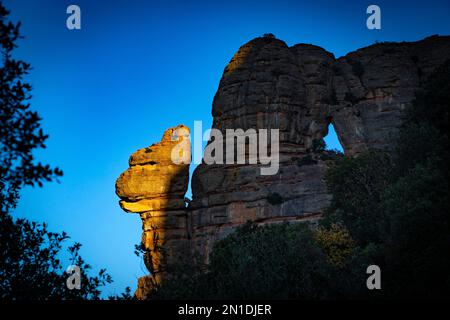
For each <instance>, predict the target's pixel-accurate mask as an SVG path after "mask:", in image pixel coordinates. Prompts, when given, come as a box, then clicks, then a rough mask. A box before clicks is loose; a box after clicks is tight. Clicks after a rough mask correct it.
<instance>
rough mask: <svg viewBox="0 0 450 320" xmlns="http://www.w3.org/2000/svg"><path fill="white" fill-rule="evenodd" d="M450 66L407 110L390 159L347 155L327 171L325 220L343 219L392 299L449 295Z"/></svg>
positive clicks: (378, 155)
mask: <svg viewBox="0 0 450 320" xmlns="http://www.w3.org/2000/svg"><path fill="white" fill-rule="evenodd" d="M449 109H450V63H449V62H447V63H446V64H444V65H443V66H442V67H441V68H438V69H437V70H436V72H435V73H434V74H433V75H432V76H431V77H430V78H429V79H428V82H427V84H426V85H425V87H424V89H423V90H422V91H420V92H418V93H417V95H416V99H415V101H414V103H413V106H412V107H411V108H409V109H408V110H407V111H406V115H405V121H404V124H403V126H402V128H401V130H400V133H399V136H398V140H397V142H396V144H395V150H394V152H393V153H392V154H391V156H387V155H384V154H383V153H382V152H373V151H372V152H368V153H366V154H364V155H361V156H359V157H357V158H348V157H346V158H344V159H342V160H341V161H340V162H338V163H337V164H336V165H335V166H334V167H333V168H332V169H331V170H330V171H329V172H328V175H327V184H328V186H329V188H330V192H331V193H332V195H333V200H332V204H331V206H330V208H329V210H328V211H327V213H326V216H325V219H324V224H325V225H330V224H331V223H342V224H344V225H345V226H346V227H347V228H348V230H349V232H350V234H351V236H352V238H353V239H355V240H356V241H357V243H358V245H359V246H361V248H362V250H366V251H367V250H368V249H370V250H369V251H370V256H371V258H372V259H373V260H374V261H375V262H376V264H378V265H379V266H380V267H381V269H382V271H383V283H384V285H383V286H384V289H383V291H382V294H383V296H385V297H402V298H405V297H429V298H431V297H439V298H443V297H447V298H448V297H449V296H450V295H449V293H450V276H449V274H448V270H449V269H450V257H449V256H448V255H447V254H445V253H446V252H449V250H450V210H449V203H450V199H449V184H448V182H449V170H448V162H449V160H450V159H449V149H450V145H449V141H448V110H449Z"/></svg>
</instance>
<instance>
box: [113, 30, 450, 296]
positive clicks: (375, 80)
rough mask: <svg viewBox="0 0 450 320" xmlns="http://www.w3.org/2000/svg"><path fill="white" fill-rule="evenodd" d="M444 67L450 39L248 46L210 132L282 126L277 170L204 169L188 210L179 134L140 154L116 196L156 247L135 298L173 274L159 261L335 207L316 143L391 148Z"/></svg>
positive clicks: (229, 69) (226, 80) (353, 151)
mask: <svg viewBox="0 0 450 320" xmlns="http://www.w3.org/2000/svg"><path fill="white" fill-rule="evenodd" d="M449 58H450V37H448V36H445V37H440V36H433V37H429V38H426V39H424V40H421V41H418V42H403V43H379V44H374V45H372V46H369V47H366V48H363V49H359V50H357V51H355V52H352V53H349V54H347V55H346V56H344V57H341V58H338V59H336V58H335V57H334V55H333V54H332V53H330V52H327V51H326V50H324V49H322V48H320V47H317V46H314V45H309V44H298V45H295V46H292V47H289V46H287V45H286V43H284V42H283V41H281V40H278V39H274V38H268V37H264V38H256V39H254V40H252V41H250V42H248V43H247V44H245V45H243V46H242V47H241V48H240V49H239V50H238V52H237V53H236V54H235V55H234V56H233V58H232V59H231V61H230V62H229V64H228V65H227V66H226V68H225V70H224V72H223V76H222V79H221V81H220V85H219V88H218V90H217V93H216V95H215V97H214V101H213V109H212V115H213V118H214V120H213V128H215V129H218V130H220V131H221V132H224V133H225V132H226V129H238V128H239V129H243V130H247V129H256V130H258V129H279V161H280V164H279V170H278V173H277V174H275V175H261V174H260V172H259V169H260V167H261V164H248V163H247V164H212V165H208V164H205V163H203V164H200V165H199V166H198V167H197V168H196V169H195V171H194V174H193V177H192V194H193V199H192V202H190V203H189V205H188V206H186V204H185V203H184V201H183V198H184V194H185V192H186V190H187V187H188V183H189V181H188V180H189V174H188V173H189V164H188V163H186V161H185V162H181V163H179V164H174V163H173V157H172V158H171V150H172V148H173V146H174V145H175V144H176V143H177V142H179V139H186V140H188V139H187V136H180V137H178V136H177V137H176V139H173V131H174V130H176V129H177V128H180V126H179V127H176V128H171V129H169V130H168V131H166V133H165V134H164V137H163V139H162V141H161V142H160V143H158V144H156V145H153V146H151V147H149V148H144V149H141V150H139V151H137V152H136V153H135V154H133V155H132V156H131V158H130V168H129V169H128V170H127V171H125V172H124V173H123V174H122V175H121V176H120V177H119V179H118V180H117V183H116V190H117V194H118V196H119V197H120V198H121V199H122V200H121V202H120V204H121V206H122V208H123V209H124V210H125V211H128V212H136V213H139V214H140V216H141V218H142V222H143V244H144V246H145V248H146V249H147V250H149V253H148V254H147V257H146V259H145V261H146V265H147V267H148V268H149V270H150V271H151V273H152V275H151V276H149V277H144V278H141V279H140V280H139V288H138V291H137V295H138V297H140V298H144V297H145V295H146V293H147V292H148V290H149V287H150V286H153V285H154V284H155V282H159V281H161V278H164V276H170V275H166V274H164V273H163V272H162V270H159V269H158V267H159V266H160V260H161V259H162V258H164V259H167V261H168V262H170V261H174V259H181V258H182V257H183V256H188V255H189V254H190V253H193V252H197V253H199V254H200V255H201V256H202V257H204V259H205V261H207V260H208V253H209V252H210V250H211V249H212V246H213V244H214V242H215V241H217V240H218V239H221V238H223V237H225V236H226V235H227V234H229V233H230V232H231V231H232V230H233V229H234V228H235V227H236V226H239V225H241V224H243V223H245V222H246V221H247V220H252V221H255V222H256V223H261V224H262V223H274V222H280V221H314V220H316V219H318V218H320V215H321V213H322V212H323V210H324V208H325V207H326V206H327V204H328V202H329V200H330V199H329V195H328V194H327V190H326V186H325V183H324V181H323V176H324V173H325V170H326V168H327V163H328V161H329V158H330V155H329V154H328V153H327V152H325V151H316V150H315V147H314V144H315V142H316V141H318V140H320V139H321V138H323V137H324V136H325V135H326V134H327V132H328V126H329V125H330V124H333V126H334V127H335V130H336V132H337V134H338V137H339V140H340V142H341V144H342V146H343V148H344V151H345V153H346V154H348V155H358V153H360V152H362V151H364V150H366V149H367V148H377V149H386V150H389V148H390V145H391V141H392V139H394V138H395V135H396V132H397V129H398V127H399V126H400V124H401V116H402V111H403V110H404V109H405V108H406V107H407V106H408V105H409V104H411V102H412V100H413V98H414V94H415V91H416V90H418V89H419V88H420V87H421V85H422V84H423V82H424V81H425V79H426V78H427V76H428V75H429V74H430V73H431V72H432V71H433V70H434V69H435V68H436V67H437V66H439V65H440V64H442V63H443V62H444V61H446V60H447V59H449ZM181 127H182V128H186V127H184V126H181ZM187 162H189V161H187ZM157 248H163V250H158V249H157Z"/></svg>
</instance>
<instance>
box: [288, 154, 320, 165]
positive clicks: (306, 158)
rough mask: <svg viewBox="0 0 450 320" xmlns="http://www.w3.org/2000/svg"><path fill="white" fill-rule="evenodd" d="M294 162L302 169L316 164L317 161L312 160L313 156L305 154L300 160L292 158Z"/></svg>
mask: <svg viewBox="0 0 450 320" xmlns="http://www.w3.org/2000/svg"><path fill="white" fill-rule="evenodd" d="M292 159H293V160H294V161H297V166H299V167H302V166H309V165H312V164H317V160H315V159H314V158H313V156H312V155H310V154H307V155H305V156H303V157H301V158H296V157H294V158H292Z"/></svg>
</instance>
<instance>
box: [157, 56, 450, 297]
mask: <svg viewBox="0 0 450 320" xmlns="http://www.w3.org/2000/svg"><path fill="white" fill-rule="evenodd" d="M449 108H450V63H449V62H447V63H446V64H444V65H443V66H441V67H440V68H439V69H438V70H436V71H435V72H434V74H433V75H431V76H430V78H429V79H428V81H427V83H426V85H425V86H424V87H423V90H421V91H420V92H417V94H416V99H415V100H414V102H413V105H412V107H411V108H409V109H408V110H406V112H405V118H404V123H403V126H402V127H401V128H400V132H399V134H398V137H397V138H396V141H395V142H394V150H393V151H391V152H389V153H386V152H383V151H375V150H369V151H367V152H366V153H364V154H362V155H360V156H358V157H347V156H343V155H341V156H339V157H337V159H335V160H333V161H332V164H331V165H330V167H329V169H328V172H327V175H326V181H327V186H328V188H329V192H330V194H331V195H332V201H331V204H330V206H329V208H328V209H327V210H326V212H325V214H324V218H323V219H322V220H321V222H320V225H319V227H318V228H316V229H313V230H312V229H311V228H308V227H307V226H306V225H301V224H290V225H289V224H281V225H271V226H264V227H257V226H255V225H253V224H251V223H248V224H246V225H244V226H242V227H240V228H238V229H237V230H236V231H235V232H234V233H232V234H231V235H230V236H228V237H227V238H225V239H223V240H221V241H219V242H217V243H216V244H215V246H214V248H213V250H212V253H211V256H210V263H209V265H207V266H201V265H200V264H199V265H198V266H192V265H191V264H186V265H184V264H179V265H176V266H166V267H167V268H169V270H170V273H171V274H172V275H173V277H172V278H171V279H169V280H167V281H165V282H164V284H163V285H162V286H161V287H157V288H155V292H154V293H153V295H152V296H151V297H150V298H151V299H168V298H177V299H184V298H189V299H193V298H206V299H208V298H209V299H220V298H228V299H229V298H237V299H249V298H260V299H284V298H291V299H292V298H293V299H343V298H363V299H368V298H374V299H377V298H380V299H385V298H449V297H450V273H449V270H450V255H449V254H448V253H449V252H450V213H449V203H450V199H449V188H448V183H449V168H448V163H449V160H450V159H449V150H450V145H449V138H448V119H449ZM369 265H377V266H379V267H380V269H381V290H368V288H367V286H366V280H367V278H368V277H369V275H368V274H367V273H366V269H367V267H368V266H369ZM205 268H206V270H207V271H206V272H200V270H202V269H205Z"/></svg>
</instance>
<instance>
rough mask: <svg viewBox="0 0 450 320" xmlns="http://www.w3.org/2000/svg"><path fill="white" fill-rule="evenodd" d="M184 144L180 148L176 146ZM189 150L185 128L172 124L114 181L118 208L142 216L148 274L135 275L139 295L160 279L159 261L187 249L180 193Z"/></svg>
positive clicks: (185, 178)
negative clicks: (137, 278)
mask: <svg viewBox="0 0 450 320" xmlns="http://www.w3.org/2000/svg"><path fill="white" fill-rule="evenodd" d="M183 144H184V148H179V149H175V148H176V146H182V145H183ZM190 150H191V146H190V139H189V128H187V127H186V126H183V125H179V126H177V127H174V128H170V129H168V130H166V132H165V133H164V135H163V137H162V139H161V142H159V143H156V144H153V145H151V146H150V147H147V148H143V149H140V150H138V151H136V152H135V153H133V154H132V155H131V157H130V161H129V164H130V168H129V169H127V170H126V171H125V172H124V173H122V174H121V175H120V177H119V178H118V179H117V182H116V193H117V195H118V196H119V197H120V198H121V200H120V206H121V207H122V209H123V210H125V211H127V212H134V213H139V214H140V217H141V219H142V231H143V232H142V244H143V246H144V248H145V249H146V250H147V253H146V255H145V257H144V261H145V265H146V267H147V268H148V270H149V271H150V272H151V275H150V276H148V277H143V278H141V279H139V283H138V286H139V287H138V290H137V292H136V295H137V296H138V297H139V298H145V296H146V293H147V292H148V291H149V290H150V289H151V287H152V286H154V285H155V284H157V283H159V282H160V280H161V277H162V273H163V270H161V268H160V267H161V264H162V262H168V263H170V262H171V261H173V260H174V259H177V257H178V256H179V254H182V253H183V252H186V250H187V248H186V247H185V246H186V245H188V234H187V215H186V208H185V201H184V195H185V193H186V191H187V188H188V184H189V163H190V159H191V155H190ZM186 152H187V154H186ZM159 248H164V250H159Z"/></svg>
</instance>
